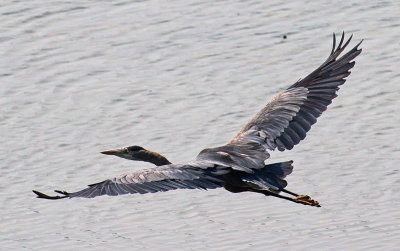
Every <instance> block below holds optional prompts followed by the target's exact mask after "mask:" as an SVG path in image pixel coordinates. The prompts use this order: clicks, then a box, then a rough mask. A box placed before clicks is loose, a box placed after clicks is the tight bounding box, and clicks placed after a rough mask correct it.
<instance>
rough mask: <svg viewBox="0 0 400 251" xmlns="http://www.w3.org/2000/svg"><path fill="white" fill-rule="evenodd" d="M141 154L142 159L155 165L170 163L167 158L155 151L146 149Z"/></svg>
mask: <svg viewBox="0 0 400 251" xmlns="http://www.w3.org/2000/svg"><path fill="white" fill-rule="evenodd" d="M141 155H142V156H141V160H142V161H145V162H150V163H153V164H154V165H156V166H163V165H168V164H172V163H171V162H169V160H168V159H167V158H165V157H164V156H162V155H161V154H159V153H157V152H153V151H149V150H146V151H143V153H142V154H141Z"/></svg>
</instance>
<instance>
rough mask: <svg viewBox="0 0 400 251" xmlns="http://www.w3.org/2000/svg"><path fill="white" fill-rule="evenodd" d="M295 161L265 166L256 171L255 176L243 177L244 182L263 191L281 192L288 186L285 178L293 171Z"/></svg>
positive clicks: (247, 175)
mask: <svg viewBox="0 0 400 251" xmlns="http://www.w3.org/2000/svg"><path fill="white" fill-rule="evenodd" d="M292 164H293V161H292V160H291V161H286V162H280V163H274V164H269V165H265V166H264V168H262V169H258V170H255V171H254V173H253V174H245V175H243V177H241V178H242V180H243V181H246V182H249V183H253V184H255V185H257V186H259V187H261V188H263V189H268V190H273V191H281V190H282V189H284V188H285V187H286V186H287V181H286V180H285V177H286V176H287V175H289V174H291V173H292V171H293V166H292Z"/></svg>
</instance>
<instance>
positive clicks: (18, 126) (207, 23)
mask: <svg viewBox="0 0 400 251" xmlns="http://www.w3.org/2000/svg"><path fill="white" fill-rule="evenodd" d="M0 6H1V7H0V13H1V16H0V20H1V21H0V28H1V33H0V48H1V50H0V52H1V57H0V82H1V84H0V94H1V99H0V111H1V112H0V116H1V120H0V126H1V131H0V151H1V153H2V154H1V155H0V159H1V166H0V171H1V176H0V194H1V197H0V208H1V212H0V219H1V221H0V222H1V223H0V246H1V247H0V249H2V250H24V249H34V250H73V249H74V250H77V249H79V250H83V249H85V250H87V249H92V250H94V249H97V250H99V249H101V250H112V249H115V248H120V249H122V250H139V249H147V250H160V249H170V250H172V249H175V250H205V249H209V250H244V249H247V248H248V249H251V250H266V249H267V248H268V249H272V250H287V249H290V250H302V249H310V248H312V249H324V250H365V249H375V250H383V249H385V250H394V249H396V248H398V245H399V244H400V238H399V236H400V228H399V225H400V213H399V212H400V195H399V194H400V181H399V180H400V179H399V178H400V175H399V160H400V144H399V142H400V129H399V123H400V115H399V112H400V111H399V107H400V106H399V103H400V102H399V100H400V84H399V82H400V72H399V61H400V54H399V51H400V43H399V41H400V32H399V28H400V19H399V13H400V5H399V4H398V2H396V1H357V3H356V2H353V1H341V2H337V1H318V2H317V1H306V2H302V3H301V2H294V1H293V2H291V1H218V2H211V1H137V2H135V1H113V2H112V3H111V1H110V2H106V1H103V2H100V1H64V2H61V1H47V2H46V3H44V2H42V1H3V2H2V3H1V4H0ZM342 30H345V31H346V32H348V33H354V40H355V41H353V44H355V43H356V42H357V41H359V40H360V39H362V38H364V39H365V41H364V43H363V45H362V48H363V53H362V54H361V55H360V56H359V57H358V58H357V64H356V66H355V68H354V69H353V74H352V75H351V76H350V77H349V78H348V81H347V82H346V84H345V85H344V86H343V88H342V89H341V91H340V93H339V97H338V98H337V99H336V100H335V101H334V103H333V105H332V106H330V108H329V109H328V111H327V112H326V113H325V114H324V115H323V116H322V118H321V119H320V120H319V122H318V123H317V124H316V125H314V127H313V129H312V130H311V132H310V133H309V134H308V136H307V138H306V140H305V141H303V142H302V143H301V144H300V145H298V146H296V147H295V149H294V150H293V151H289V152H285V153H273V154H272V160H271V161H278V160H289V159H293V160H294V161H295V171H294V173H293V174H292V175H291V176H289V177H288V181H289V187H288V188H289V189H291V190H294V191H297V192H299V193H306V194H309V195H311V196H312V197H313V198H316V199H318V200H319V201H320V202H321V204H322V206H323V207H322V208H311V207H306V206H302V205H297V204H294V203H290V202H286V201H282V200H278V199H274V198H267V197H264V196H261V195H258V194H251V193H247V194H246V193H242V194H231V193H228V192H226V191H225V190H223V189H218V190H213V191H208V192H204V191H184V190H182V191H172V192H167V193H157V194H147V195H128V196H121V197H99V198H96V199H71V200H62V201H45V200H39V199H35V196H34V195H33V194H32V193H31V189H38V190H42V191H45V192H50V191H51V190H53V189H56V188H60V189H65V190H73V191H74V190H77V189H80V188H83V187H85V186H86V184H91V183H94V182H98V181H101V180H103V179H106V178H108V177H110V176H113V175H115V174H119V173H123V172H127V171H131V170H138V169H140V168H147V167H150V165H149V164H145V163H141V162H130V161H127V160H122V159H117V158H112V157H109V156H102V155H100V154H99V153H98V152H99V151H102V150H107V149H110V148H114V147H123V146H128V145H134V144H136V145H142V146H144V147H146V148H148V149H152V150H155V151H159V152H161V153H162V154H165V155H166V156H167V157H169V158H170V159H171V161H173V162H184V161H189V160H191V159H193V158H194V156H196V154H197V153H198V152H199V151H200V150H201V149H203V148H204V147H211V146H217V145H220V144H223V143H225V142H226V141H227V140H229V139H230V138H231V137H232V136H233V135H234V134H235V133H236V131H237V130H238V129H239V128H240V127H241V126H242V125H243V124H244V123H245V122H246V121H247V120H248V119H249V118H250V117H251V116H252V115H254V114H255V113H256V112H257V111H258V110H259V109H260V108H261V107H262V106H263V105H264V104H265V103H266V102H267V101H268V100H269V99H270V98H271V97H272V96H273V95H274V94H275V93H277V92H278V91H281V90H283V89H284V88H286V87H288V86H289V85H291V84H292V83H294V82H295V81H296V80H297V79H298V78H300V77H304V76H305V75H306V74H308V73H309V72H311V71H312V70H313V69H314V68H316V67H317V66H319V64H320V63H322V62H323V61H324V60H325V58H326V57H327V55H328V53H329V52H330V47H331V34H332V32H341V31H342ZM283 35H287V39H283Z"/></svg>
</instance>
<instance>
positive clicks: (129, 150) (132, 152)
mask: <svg viewBox="0 0 400 251" xmlns="http://www.w3.org/2000/svg"><path fill="white" fill-rule="evenodd" d="M148 152H149V151H148V150H146V149H144V148H143V147H141V146H128V147H124V148H120V149H113V150H108V151H103V152H101V153H102V154H106V155H115V156H118V157H120V158H124V159H129V160H142V161H143V159H144V158H145V157H146V156H147V155H148Z"/></svg>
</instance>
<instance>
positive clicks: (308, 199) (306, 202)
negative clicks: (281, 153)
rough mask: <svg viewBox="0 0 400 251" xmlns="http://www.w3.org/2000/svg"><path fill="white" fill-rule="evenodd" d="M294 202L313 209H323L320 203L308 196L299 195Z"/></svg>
mask: <svg viewBox="0 0 400 251" xmlns="http://www.w3.org/2000/svg"><path fill="white" fill-rule="evenodd" d="M294 201H295V202H297V203H301V204H304V205H309V206H313V207H321V205H320V204H319V202H318V201H316V200H313V199H311V197H310V196H308V195H299V196H297V197H295V198H294Z"/></svg>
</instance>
